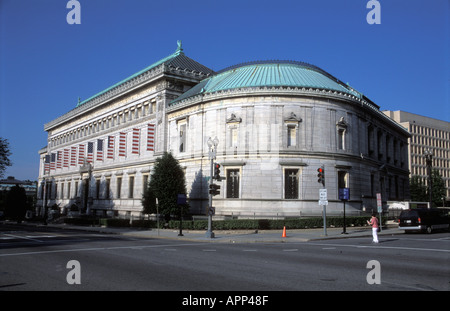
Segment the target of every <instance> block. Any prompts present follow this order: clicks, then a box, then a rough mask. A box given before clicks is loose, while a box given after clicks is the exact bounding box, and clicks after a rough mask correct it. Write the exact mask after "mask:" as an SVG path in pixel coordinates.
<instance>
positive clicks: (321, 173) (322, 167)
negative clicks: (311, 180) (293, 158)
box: [317, 165, 325, 187]
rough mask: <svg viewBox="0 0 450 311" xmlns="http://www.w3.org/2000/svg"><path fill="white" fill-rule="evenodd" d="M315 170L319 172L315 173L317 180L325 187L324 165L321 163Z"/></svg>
mask: <svg viewBox="0 0 450 311" xmlns="http://www.w3.org/2000/svg"><path fill="white" fill-rule="evenodd" d="M317 172H318V173H319V174H317V177H319V179H318V180H317V182H319V183H321V184H322V185H323V186H324V187H325V167H324V166H323V165H322V166H321V167H319V168H318V169H317Z"/></svg>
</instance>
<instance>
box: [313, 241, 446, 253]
mask: <svg viewBox="0 0 450 311" xmlns="http://www.w3.org/2000/svg"><path fill="white" fill-rule="evenodd" d="M307 243H308V244H309V245H317V246H330V247H354V248H373V249H401V250H410V251H426V252H443V253H450V249H437V248H414V247H403V246H382V245H380V244H376V245H349V244H326V243H310V242H307Z"/></svg>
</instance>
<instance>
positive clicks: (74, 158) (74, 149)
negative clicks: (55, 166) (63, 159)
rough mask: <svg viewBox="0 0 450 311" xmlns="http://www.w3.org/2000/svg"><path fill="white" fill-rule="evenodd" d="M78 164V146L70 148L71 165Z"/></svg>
mask: <svg viewBox="0 0 450 311" xmlns="http://www.w3.org/2000/svg"><path fill="white" fill-rule="evenodd" d="M75 165H77V147H76V146H75V147H71V148H70V166H75Z"/></svg>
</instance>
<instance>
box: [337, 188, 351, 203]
mask: <svg viewBox="0 0 450 311" xmlns="http://www.w3.org/2000/svg"><path fill="white" fill-rule="evenodd" d="M339 200H347V201H348V200H350V188H339Z"/></svg>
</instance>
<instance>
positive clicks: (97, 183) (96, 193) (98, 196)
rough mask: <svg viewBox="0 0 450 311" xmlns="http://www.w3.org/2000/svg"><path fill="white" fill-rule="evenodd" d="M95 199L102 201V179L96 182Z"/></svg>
mask: <svg viewBox="0 0 450 311" xmlns="http://www.w3.org/2000/svg"><path fill="white" fill-rule="evenodd" d="M95 198H96V199H100V179H96V180H95Z"/></svg>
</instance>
